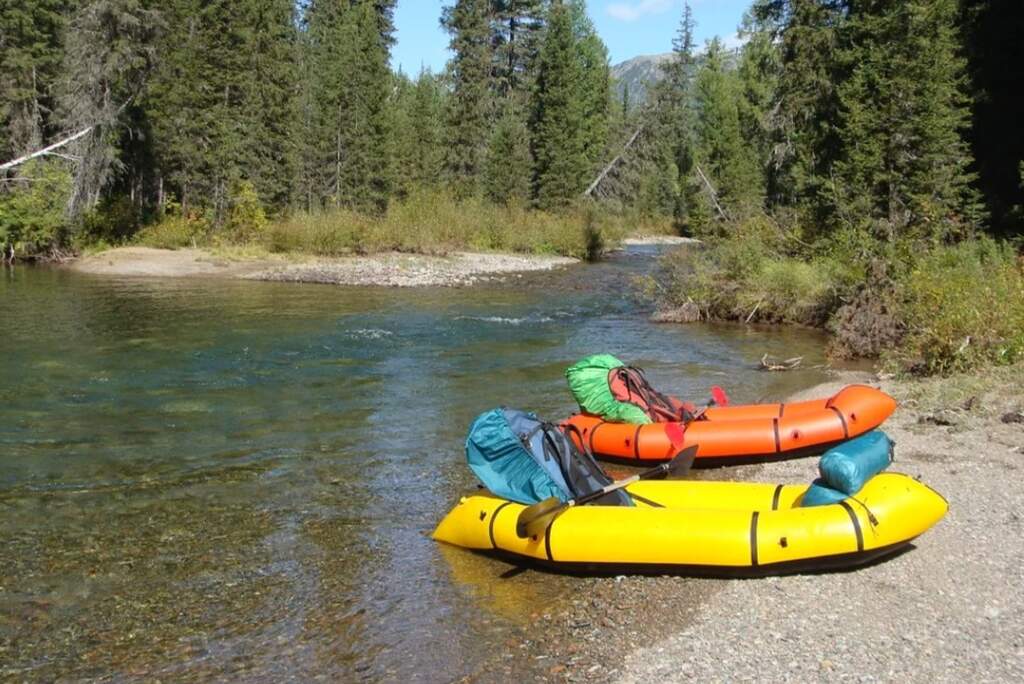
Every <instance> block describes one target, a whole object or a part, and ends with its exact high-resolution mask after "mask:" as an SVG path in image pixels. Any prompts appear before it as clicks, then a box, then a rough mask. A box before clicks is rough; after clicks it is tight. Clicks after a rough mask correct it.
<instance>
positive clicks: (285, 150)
mask: <svg viewBox="0 0 1024 684" xmlns="http://www.w3.org/2000/svg"><path fill="white" fill-rule="evenodd" d="M237 6H238V12H239V17H238V18H239V19H240V20H241V21H242V24H243V26H244V27H245V33H244V44H245V48H244V54H245V56H246V57H247V60H246V62H245V63H244V64H243V65H242V67H243V71H242V74H241V75H240V80H241V85H242V88H243V95H242V99H241V102H240V111H239V112H238V115H237V118H236V122H237V126H238V128H239V131H238V134H239V137H241V138H243V139H244V140H245V145H244V152H243V159H242V162H241V163H242V164H243V167H242V169H241V170H240V173H239V176H240V177H242V178H245V179H247V180H249V181H251V182H252V184H253V186H254V187H255V190H256V193H257V194H258V195H259V198H260V200H261V201H263V202H264V203H266V204H267V205H269V206H270V207H272V208H274V209H282V208H284V207H286V206H288V205H289V204H291V203H292V202H293V201H294V199H295V196H296V192H297V185H296V180H297V174H298V168H299V150H298V146H297V143H296V138H297V135H298V128H297V122H298V120H299V88H298V86H297V82H298V76H299V70H298V67H297V65H298V50H299V46H298V36H297V32H296V28H295V26H296V21H295V9H294V3H292V2H291V0H248V1H247V2H246V3H244V4H243V3H239V4H238V5H237Z"/></svg>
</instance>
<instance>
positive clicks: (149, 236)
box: [135, 214, 210, 249]
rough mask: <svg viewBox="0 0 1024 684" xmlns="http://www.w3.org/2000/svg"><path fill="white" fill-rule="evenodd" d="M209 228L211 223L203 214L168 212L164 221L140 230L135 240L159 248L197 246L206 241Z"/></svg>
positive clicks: (146, 245)
mask: <svg viewBox="0 0 1024 684" xmlns="http://www.w3.org/2000/svg"><path fill="white" fill-rule="evenodd" d="M209 230H210V224H209V223H208V222H207V221H206V219H205V218H203V217H201V216H197V215H195V214H189V215H187V216H181V215H178V214H168V215H167V216H165V217H164V219H163V220H162V221H159V222H158V223H154V224H153V225H150V226H146V227H145V228H143V229H142V230H141V231H139V233H138V235H136V237H135V241H136V242H137V243H138V244H140V245H143V246H145V247H155V248H157V249H180V248H182V247H195V246H198V245H200V244H202V243H204V242H205V240H206V236H207V235H208V233H209Z"/></svg>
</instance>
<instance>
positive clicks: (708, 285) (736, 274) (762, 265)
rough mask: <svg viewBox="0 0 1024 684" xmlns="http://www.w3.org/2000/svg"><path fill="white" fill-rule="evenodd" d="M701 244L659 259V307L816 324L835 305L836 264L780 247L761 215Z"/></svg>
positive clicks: (705, 314)
mask: <svg viewBox="0 0 1024 684" xmlns="http://www.w3.org/2000/svg"><path fill="white" fill-rule="evenodd" d="M723 233H724V235H723V237H720V238H717V239H714V240H712V241H710V242H708V243H705V244H704V245H703V246H701V247H683V248H681V249H679V250H676V251H675V252H671V253H669V254H668V255H667V256H666V257H664V258H663V259H662V262H661V266H660V268H659V270H658V273H657V275H656V276H655V278H656V282H655V283H653V284H649V285H648V287H647V290H648V291H649V292H651V291H660V295H658V296H656V297H655V298H656V299H658V300H660V301H659V305H660V306H662V307H671V306H680V305H682V304H684V303H687V302H694V303H696V304H697V306H698V307H699V308H700V310H701V314H702V316H703V317H704V318H717V319H725V320H744V321H746V320H750V321H760V322H771V323H797V324H801V325H821V324H823V323H824V322H825V320H827V318H828V316H829V314H830V313H831V311H832V310H833V308H834V307H835V306H836V302H837V298H838V296H839V294H840V289H839V288H840V285H843V286H845V283H843V282H842V281H841V279H840V278H839V277H838V275H837V274H840V273H842V270H843V269H842V267H841V266H840V265H838V264H837V263H836V262H835V261H833V260H832V259H830V258H828V257H818V258H815V259H809V260H808V259H802V258H798V257H794V256H789V255H787V254H786V253H785V251H784V250H783V245H782V241H783V238H782V236H781V235H780V232H779V229H778V227H777V226H775V225H774V224H773V223H772V222H771V221H770V220H769V219H767V218H766V217H754V218H751V219H749V220H747V221H744V222H742V223H740V224H736V225H732V226H729V227H727V229H726V230H724V231H723Z"/></svg>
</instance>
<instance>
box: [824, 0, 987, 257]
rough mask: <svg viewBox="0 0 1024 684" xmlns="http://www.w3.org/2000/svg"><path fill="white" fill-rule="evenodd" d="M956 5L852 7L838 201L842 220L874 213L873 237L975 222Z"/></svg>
mask: <svg viewBox="0 0 1024 684" xmlns="http://www.w3.org/2000/svg"><path fill="white" fill-rule="evenodd" d="M956 12H957V3H956V0H927V1H925V0H908V1H907V2H902V3H889V2H881V1H878V0H874V1H868V2H861V3H858V4H857V5H856V7H855V9H854V11H853V12H852V13H851V16H850V21H849V25H848V27H847V31H848V36H847V38H846V40H845V41H844V45H845V46H846V47H845V49H844V50H843V52H842V58H843V62H844V64H845V65H846V66H847V67H848V69H849V77H848V78H847V79H846V80H845V81H844V82H843V83H842V84H841V85H840V86H839V88H838V93H837V94H838V99H839V103H840V107H841V108H840V116H839V120H838V131H839V138H840V140H841V142H842V157H841V158H840V160H839V161H838V162H837V164H836V175H837V178H838V181H839V182H838V188H837V194H838V195H839V198H838V202H837V203H838V204H839V206H838V207H837V209H838V211H839V214H840V216H841V217H843V218H844V219H845V220H852V221H855V222H856V221H857V220H858V218H859V217H872V218H874V219H877V220H878V221H879V223H878V224H876V225H880V226H882V228H883V229H882V232H881V235H880V237H884V238H887V239H894V238H895V237H897V236H899V235H901V234H905V233H906V232H907V231H913V232H914V233H917V234H921V235H922V236H923V237H929V238H936V239H945V238H948V237H950V236H951V235H963V234H965V233H966V232H969V231H970V230H972V229H973V228H974V227H975V226H976V225H977V223H978V219H979V217H980V208H979V206H978V197H977V196H976V194H975V192H974V190H973V189H972V187H971V183H972V181H973V180H974V175H973V173H972V172H970V171H969V168H970V166H971V164H972V161H973V160H972V157H971V154H970V150H969V148H968V145H967V143H966V141H965V140H964V139H963V137H962V132H963V130H964V129H965V128H966V126H967V123H968V121H969V116H970V111H969V100H968V98H967V97H966V95H965V93H964V87H965V78H964V74H965V65H964V61H963V59H962V58H961V57H960V44H959V35H958V33H957V27H956ZM849 217H857V218H849Z"/></svg>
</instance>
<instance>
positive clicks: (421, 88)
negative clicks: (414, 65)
mask: <svg viewBox="0 0 1024 684" xmlns="http://www.w3.org/2000/svg"><path fill="white" fill-rule="evenodd" d="M395 80H396V84H395V93H394V96H393V98H392V101H391V106H390V110H391V114H392V118H391V122H390V129H391V131H392V134H391V141H392V144H393V145H394V149H393V151H392V158H393V163H394V178H393V189H394V191H395V193H396V194H398V195H401V196H405V195H408V194H409V193H410V192H412V191H413V190H414V189H415V188H425V187H432V186H435V185H437V184H439V183H440V182H441V174H442V171H443V166H444V153H445V151H444V147H443V140H444V121H443V116H444V102H445V100H444V91H443V90H442V86H441V82H440V79H438V78H437V77H436V76H434V75H433V74H431V73H430V72H429V71H426V70H424V71H422V72H421V73H420V75H419V78H417V79H416V81H415V82H411V81H409V79H407V78H406V77H405V76H403V75H401V74H399V75H397V76H396V79H395Z"/></svg>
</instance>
